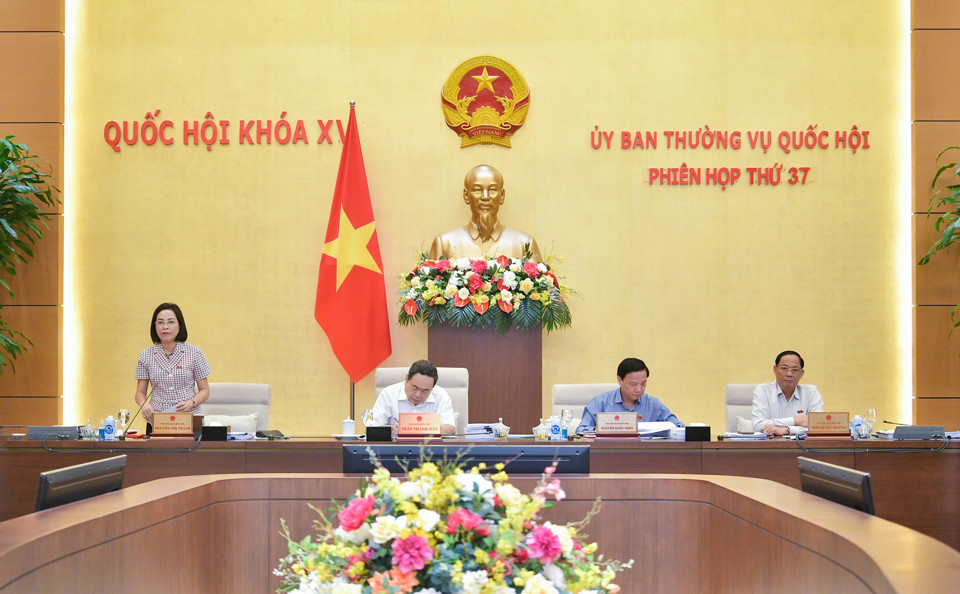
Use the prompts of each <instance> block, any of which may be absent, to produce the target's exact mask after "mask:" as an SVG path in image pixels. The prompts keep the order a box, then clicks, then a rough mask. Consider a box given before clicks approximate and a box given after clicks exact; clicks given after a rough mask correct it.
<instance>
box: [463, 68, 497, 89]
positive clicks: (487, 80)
mask: <svg viewBox="0 0 960 594" xmlns="http://www.w3.org/2000/svg"><path fill="white" fill-rule="evenodd" d="M470 78H472V79H473V80H475V81H477V94H478V95H479V94H480V91H482V90H484V89H490V92H491V93H493V94H494V95H496V94H497V93H496V91H494V90H493V81H495V80H497V79H498V78H500V77H499V76H490V75H489V74H487V68H486V66H484V68H483V74H481V75H480V76H471V77H470Z"/></svg>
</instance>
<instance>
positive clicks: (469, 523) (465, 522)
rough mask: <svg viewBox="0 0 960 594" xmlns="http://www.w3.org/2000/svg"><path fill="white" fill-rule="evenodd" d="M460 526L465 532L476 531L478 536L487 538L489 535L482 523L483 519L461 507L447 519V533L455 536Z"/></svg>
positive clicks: (488, 530)
mask: <svg viewBox="0 0 960 594" xmlns="http://www.w3.org/2000/svg"><path fill="white" fill-rule="evenodd" d="M460 526H462V527H463V529H464V530H466V531H467V532H470V531H471V530H476V532H477V534H479V535H480V536H488V535H489V534H490V529H489V528H488V527H487V525H486V524H484V523H483V518H481V517H480V516H478V515H477V514H475V513H473V512H469V511H467V510H465V509H463V508H462V507H461V508H458V509H457V510H456V511H454V512H453V513H452V514H450V517H448V518H447V533H449V534H456V533H457V528H458V527H460Z"/></svg>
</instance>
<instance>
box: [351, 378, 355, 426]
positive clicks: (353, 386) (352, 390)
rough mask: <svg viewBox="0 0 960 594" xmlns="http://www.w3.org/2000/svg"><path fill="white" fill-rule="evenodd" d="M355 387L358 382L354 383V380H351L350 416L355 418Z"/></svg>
mask: <svg viewBox="0 0 960 594" xmlns="http://www.w3.org/2000/svg"><path fill="white" fill-rule="evenodd" d="M355 387H356V384H354V383H353V380H350V418H351V419H352V418H353V396H354V388H355Z"/></svg>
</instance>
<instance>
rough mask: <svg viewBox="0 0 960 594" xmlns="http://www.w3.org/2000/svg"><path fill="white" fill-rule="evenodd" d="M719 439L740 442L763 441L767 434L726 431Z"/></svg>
mask: <svg viewBox="0 0 960 594" xmlns="http://www.w3.org/2000/svg"><path fill="white" fill-rule="evenodd" d="M721 437H723V439H733V440H740V441H763V440H765V439H767V434H766V433H763V432H762V431H761V432H758V433H737V432H736V431H727V432H726V433H724V434H723V435H722V436H721Z"/></svg>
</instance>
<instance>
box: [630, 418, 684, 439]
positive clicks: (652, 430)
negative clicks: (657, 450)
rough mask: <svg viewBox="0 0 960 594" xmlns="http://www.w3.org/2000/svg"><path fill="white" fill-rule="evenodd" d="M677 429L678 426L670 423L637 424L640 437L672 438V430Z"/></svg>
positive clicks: (643, 422)
mask: <svg viewBox="0 0 960 594" xmlns="http://www.w3.org/2000/svg"><path fill="white" fill-rule="evenodd" d="M674 428H676V425H674V424H673V423H671V422H670V421H657V422H654V423H648V422H646V421H640V422H639V423H637V434H638V435H639V436H640V437H670V430H671V429H674Z"/></svg>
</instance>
